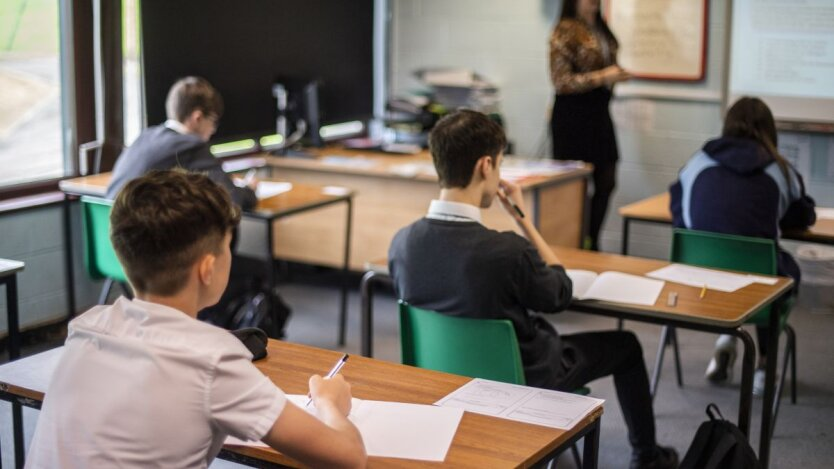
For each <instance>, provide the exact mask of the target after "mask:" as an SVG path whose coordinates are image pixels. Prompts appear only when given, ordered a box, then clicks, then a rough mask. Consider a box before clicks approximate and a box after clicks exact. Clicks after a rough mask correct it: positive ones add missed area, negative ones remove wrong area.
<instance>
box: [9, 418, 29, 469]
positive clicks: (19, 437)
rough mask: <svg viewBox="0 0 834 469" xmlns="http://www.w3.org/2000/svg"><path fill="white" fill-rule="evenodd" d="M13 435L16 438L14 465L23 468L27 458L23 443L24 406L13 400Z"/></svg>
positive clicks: (19, 468)
mask: <svg viewBox="0 0 834 469" xmlns="http://www.w3.org/2000/svg"><path fill="white" fill-rule="evenodd" d="M12 437H13V438H14V465H15V467H16V468H18V469H23V463H24V462H25V460H26V448H25V446H24V444H23V408H22V407H21V406H20V404H18V403H17V402H12Z"/></svg>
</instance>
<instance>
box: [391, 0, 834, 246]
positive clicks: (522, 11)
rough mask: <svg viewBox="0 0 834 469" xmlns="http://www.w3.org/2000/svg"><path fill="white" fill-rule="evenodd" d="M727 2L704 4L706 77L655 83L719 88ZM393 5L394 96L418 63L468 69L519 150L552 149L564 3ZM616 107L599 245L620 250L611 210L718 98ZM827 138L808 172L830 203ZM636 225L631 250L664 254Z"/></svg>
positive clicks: (681, 152)
mask: <svg viewBox="0 0 834 469" xmlns="http://www.w3.org/2000/svg"><path fill="white" fill-rule="evenodd" d="M725 6H726V0H713V1H711V2H710V15H709V35H708V54H707V77H706V79H705V80H704V81H703V82H702V83H697V84H692V85H680V84H672V85H664V84H661V85H660V88H663V87H666V88H672V89H675V90H683V91H684V92H685V93H686V92H687V91H691V92H694V94H700V95H704V94H707V95H709V94H713V95H715V97H717V96H719V95H720V93H719V92H720V88H721V76H722V74H723V67H724V65H725V64H724V62H725V58H724V50H723V44H724V35H725V28H726V19H725V15H724V10H725ZM391 8H392V31H391V36H392V39H391V44H390V45H391V63H390V67H391V68H390V70H391V92H392V94H393V95H396V94H398V93H404V92H407V91H409V90H412V89H415V88H419V86H420V85H419V83H418V82H417V81H416V80H414V78H413V77H412V75H411V74H412V72H413V71H414V70H415V69H418V68H421V67H427V66H456V67H467V68H471V69H473V70H475V71H477V72H479V73H481V74H483V75H484V76H486V77H487V78H488V79H490V80H492V81H494V82H496V83H497V84H498V85H499V86H500V87H501V92H502V96H503V104H502V108H503V114H504V117H505V119H506V123H507V131H508V134H509V136H510V138H511V139H512V140H513V141H515V143H516V153H518V154H520V155H525V156H545V155H549V153H550V147H549V137H548V136H547V128H548V119H549V108H550V105H551V103H552V99H553V95H552V93H553V92H552V88H551V85H550V81H549V76H548V75H549V71H548V39H549V36H550V31H551V28H552V26H553V22H554V20H555V18H556V16H557V15H558V12H559V10H560V9H561V2H560V1H558V0H517V1H512V2H511V1H506V0H392V1H391ZM637 84H638V85H639V84H640V83H637ZM643 84H645V83H643ZM624 88H627V87H621V89H620V90H619V91H625V89H624ZM661 91H663V90H662V89H661ZM612 113H613V115H614V119H615V125H616V126H617V138H618V141H619V145H620V156H621V163H620V165H619V171H618V178H619V179H618V189H617V191H616V193H615V195H614V198H613V200H612V210H611V213H610V214H609V217H608V219H607V222H606V225H605V227H604V231H603V233H602V246H603V249H605V250H609V251H616V250H619V245H620V235H621V220H620V218H619V217H618V216H616V208H617V207H619V206H621V205H623V204H626V203H629V202H633V201H635V200H639V199H641V198H644V197H647V196H650V195H653V194H657V193H659V192H663V191H664V190H666V188H667V187H668V186H669V184H670V183H671V182H672V181H674V179H675V176H676V174H677V171H678V169H679V168H680V167H681V166H682V165H683V164H684V163H685V162H686V160H687V159H688V158H689V156H690V155H691V154H692V153H693V152H694V151H696V150H697V149H698V148H700V147H701V145H703V143H704V141H705V140H707V139H709V138H712V137H714V136H716V135H717V134H718V133H719V132H720V129H721V104H720V102H718V99H716V98H711V99H710V98H707V99H704V98H698V99H689V100H682V99H670V98H656V97H651V98H644V97H635V96H631V97H618V98H617V99H616V100H615V101H614V102H613V104H612ZM829 146H834V138H832V137H830V136H813V137H811V152H812V156H813V163H812V174H810V175H808V174H806V175H805V176H806V180H808V182H809V184H808V186H809V187H808V189H809V192H810V193H811V194H812V196H814V197H815V198H816V199H817V201H818V203H819V204H821V205H827V206H834V174H829V172H832V173H834V161H829V160H832V159H834V156H829V150H828V147H829ZM831 155H834V152H832V153H831ZM633 227H634V228H633V230H632V234H631V240H632V242H631V251H630V252H631V253H633V254H638V255H644V256H652V257H665V256H666V255H667V253H668V249H669V245H668V243H669V229H668V228H667V227H657V226H647V225H642V226H641V225H633Z"/></svg>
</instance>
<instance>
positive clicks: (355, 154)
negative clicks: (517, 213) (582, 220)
mask: <svg viewBox="0 0 834 469" xmlns="http://www.w3.org/2000/svg"><path fill="white" fill-rule="evenodd" d="M307 152H308V153H309V154H310V155H311V156H312V158H292V157H289V158H288V157H283V156H269V155H262V156H263V157H264V158H265V159H266V162H267V164H268V165H272V166H274V167H278V168H298V169H305V170H311V171H319V172H329V173H337V174H358V175H363V176H375V177H380V178H389V179H390V178H395V179H396V178H399V179H409V180H418V181H429V182H437V175H436V174H435V173H434V172H426V171H414V172H413V173H412V171H407V170H406V171H402V170H403V169H412V170H416V169H418V168H423V167H426V168H430V167H432V159H431V154H430V153H429V151H428V150H423V151H421V152H420V153H417V154H414V155H394V154H390V153H381V152H378V151H370V150H353V149H347V148H341V147H338V146H330V147H324V148H311V149H308V150H307ZM326 157H347V158H350V159H357V160H360V161H364V162H366V163H367V165H357V166H351V165H346V164H328V163H327V162H326V160H325V158H326ZM512 158H515V157H514V156H510V155H508V156H507V157H505V161H509V160H510V159H512ZM409 166H410V167H411V168H408V167H409ZM592 170H593V167H592V166H591V165H584V166H582V167H577V168H572V169H566V170H565V171H562V172H559V173H554V174H551V175H535V176H530V177H526V178H524V179H522V180H521V181H519V182H518V184H519V185H520V186H521V187H522V189H528V188H532V187H538V186H541V185H546V184H551V183H554V182H560V181H565V180H570V179H575V178H576V177H577V176H586V175H588V174H590V173H591V171H592Z"/></svg>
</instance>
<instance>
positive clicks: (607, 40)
mask: <svg viewBox="0 0 834 469" xmlns="http://www.w3.org/2000/svg"><path fill="white" fill-rule="evenodd" d="M618 46H619V44H618V43H617V38H615V37H614V34H613V33H612V32H611V30H610V29H609V28H608V25H607V24H605V21H604V20H603V19H602V16H601V15H600V12H599V0H564V3H563V4H562V15H561V17H560V18H559V22H558V23H557V24H556V27H555V28H554V29H553V33H552V34H551V36H550V77H551V80H552V81H553V87H554V88H555V90H556V99H555V102H554V104H553V114H552V116H551V119H550V129H551V133H552V136H553V157H554V158H555V159H560V160H582V161H586V162H588V163H591V164H593V165H594V173H593V180H594V194H593V197H592V198H591V220H590V233H589V234H590V238H591V249H593V250H595V251H598V250H599V232H600V229H601V228H602V222H603V221H604V220H605V213H606V211H607V210H608V199H609V198H610V197H611V193H612V192H613V191H614V187H615V186H616V174H617V160H618V159H619V155H618V151H617V139H616V137H615V136H614V124H613V123H612V122H611V114H610V113H609V112H608V104H609V102H610V101H611V90H612V88H613V86H614V83H617V82H620V81H624V80H628V79H629V78H630V75H629V74H628V73H627V72H626V71H625V70H623V69H622V68H620V66H619V65H617V48H618Z"/></svg>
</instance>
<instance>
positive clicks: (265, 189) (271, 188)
mask: <svg viewBox="0 0 834 469" xmlns="http://www.w3.org/2000/svg"><path fill="white" fill-rule="evenodd" d="M291 190H292V184H291V183H289V182H274V181H259V182H258V188H257V189H255V196H256V197H257V198H259V199H268V198H270V197H275V196H276V195H278V194H283V193H284V192H289V191H291Z"/></svg>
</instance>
